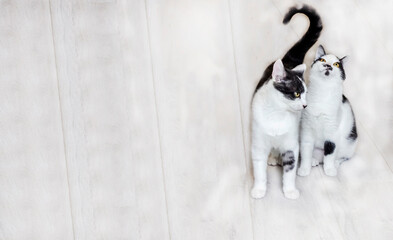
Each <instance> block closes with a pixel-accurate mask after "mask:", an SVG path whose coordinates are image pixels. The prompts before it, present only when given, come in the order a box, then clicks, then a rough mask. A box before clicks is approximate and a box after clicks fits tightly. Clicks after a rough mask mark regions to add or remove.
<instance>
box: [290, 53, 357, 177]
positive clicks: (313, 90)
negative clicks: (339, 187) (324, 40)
mask: <svg viewBox="0 0 393 240" xmlns="http://www.w3.org/2000/svg"><path fill="white" fill-rule="evenodd" d="M322 51H323V48H322V49H321V47H320V48H319V49H318V51H317V59H318V58H319V57H320V56H321V55H323V54H324V52H323V53H322ZM323 58H324V59H325V60H326V63H323V62H319V61H317V62H315V64H314V65H313V66H312V68H311V71H310V83H309V86H308V93H307V100H308V107H307V108H306V109H305V111H303V114H302V123H301V157H302V160H301V164H300V167H299V169H298V175H300V176H306V175H308V174H310V170H311V166H316V165H318V164H319V163H320V162H322V159H323V163H324V166H323V167H324V171H325V174H326V175H329V176H335V175H337V168H338V166H339V164H340V163H341V161H342V159H343V158H351V157H352V156H353V154H354V152H355V147H356V143H357V139H356V140H355V141H352V140H349V139H348V135H349V133H350V131H351V129H352V126H353V122H354V115H353V113H352V109H351V106H350V104H349V102H348V101H347V102H345V103H342V94H343V80H342V78H341V72H340V70H339V69H338V68H337V67H335V66H333V63H335V62H339V59H338V58H337V57H336V56H334V55H324V56H323ZM323 64H329V65H330V66H332V67H333V70H332V71H331V72H330V74H329V76H326V75H325V72H326V67H324V66H323ZM326 140H329V141H331V142H333V143H335V150H334V152H333V153H332V154H329V155H327V156H324V154H323V149H324V143H325V141H326Z"/></svg>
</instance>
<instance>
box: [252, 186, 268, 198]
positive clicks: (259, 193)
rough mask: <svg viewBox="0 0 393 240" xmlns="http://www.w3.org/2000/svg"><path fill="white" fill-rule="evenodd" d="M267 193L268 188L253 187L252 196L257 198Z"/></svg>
mask: <svg viewBox="0 0 393 240" xmlns="http://www.w3.org/2000/svg"><path fill="white" fill-rule="evenodd" d="M265 195H266V188H262V187H253V188H252V190H251V197H253V198H255V199H260V198H263V197H264V196H265Z"/></svg>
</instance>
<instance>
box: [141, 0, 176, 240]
mask: <svg viewBox="0 0 393 240" xmlns="http://www.w3.org/2000/svg"><path fill="white" fill-rule="evenodd" d="M144 4H145V18H146V28H147V39H148V46H149V54H150V66H151V79H152V84H153V93H154V105H155V112H156V119H157V121H156V123H157V134H158V142H159V149H160V158H161V171H162V181H163V186H164V197H165V207H166V218H167V225H168V226H167V227H168V234H169V239H172V236H171V227H170V222H169V210H168V198H167V190H166V178H165V171H164V160H163V154H162V136H161V132H160V121H159V114H158V104H157V95H156V83H155V70H154V66H153V65H154V63H153V53H152V48H151V40H150V25H149V17H148V9H147V8H148V7H147V0H144Z"/></svg>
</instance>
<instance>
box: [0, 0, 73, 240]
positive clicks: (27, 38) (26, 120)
mask: <svg viewBox="0 0 393 240" xmlns="http://www.w3.org/2000/svg"><path fill="white" fill-rule="evenodd" d="M0 15H1V21H0V48H1V50H0V101H1V109H0V136H1V137H0V192H1V193H0V239H5V240H13V239H15V240H16V239H20V240H24V239H36V240H38V239H40V240H41V239H48V240H51V239H65V240H66V239H67V240H68V239H73V232H72V220H71V210H70V203H69V196H68V186H67V176H66V174H67V171H66V164H65V163H66V162H65V157H64V148H63V135H62V127H61V117H60V108H59V96H58V86H57V79H56V67H55V58H54V52H53V42H52V32H51V22H50V12H49V5H48V2H44V1H1V2H0Z"/></svg>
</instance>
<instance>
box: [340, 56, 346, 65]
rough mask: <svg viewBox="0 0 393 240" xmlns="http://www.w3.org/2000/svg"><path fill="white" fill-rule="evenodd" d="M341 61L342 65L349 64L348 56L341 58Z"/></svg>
mask: <svg viewBox="0 0 393 240" xmlns="http://www.w3.org/2000/svg"><path fill="white" fill-rule="evenodd" d="M340 62H341V64H342V65H345V64H347V62H348V56H345V57H342V58H340Z"/></svg>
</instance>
